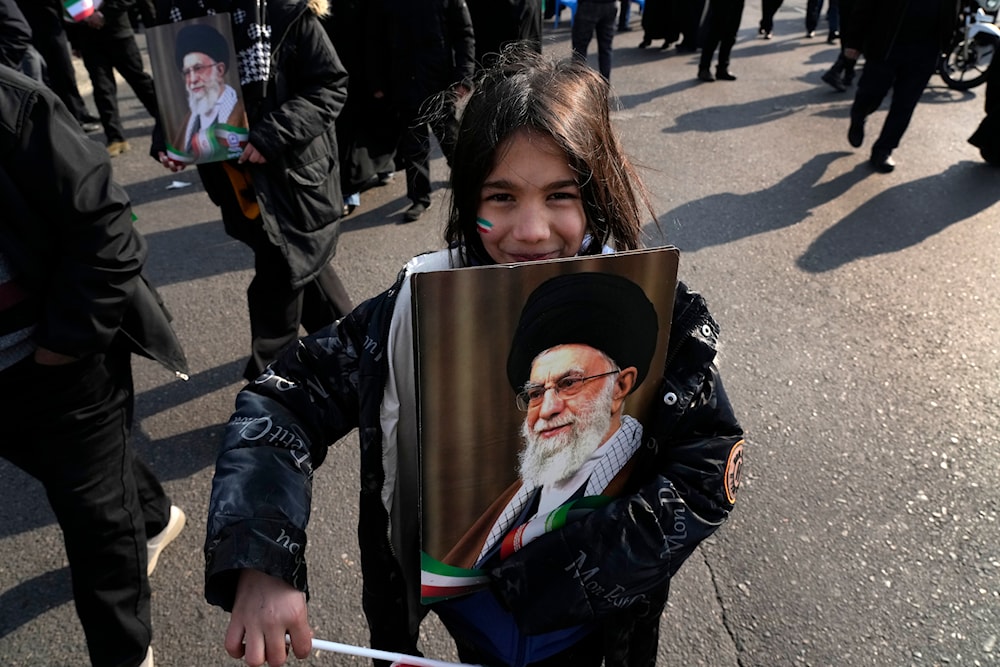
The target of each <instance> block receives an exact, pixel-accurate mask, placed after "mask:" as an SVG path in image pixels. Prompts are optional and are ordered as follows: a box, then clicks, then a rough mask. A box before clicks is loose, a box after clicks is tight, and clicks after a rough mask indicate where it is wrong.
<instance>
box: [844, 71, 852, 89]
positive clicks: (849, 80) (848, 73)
mask: <svg viewBox="0 0 1000 667" xmlns="http://www.w3.org/2000/svg"><path fill="white" fill-rule="evenodd" d="M852 83H854V70H853V69H851V70H844V85H845V86H847V87H848V88H850V87H851V84H852Z"/></svg>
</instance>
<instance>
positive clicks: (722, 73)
mask: <svg viewBox="0 0 1000 667" xmlns="http://www.w3.org/2000/svg"><path fill="white" fill-rule="evenodd" d="M715 78H716V79H718V80H719V81H736V75H735V74H733V73H732V72H730V71H729V68H728V67H716V68H715Z"/></svg>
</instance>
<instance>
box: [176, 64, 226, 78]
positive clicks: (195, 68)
mask: <svg viewBox="0 0 1000 667" xmlns="http://www.w3.org/2000/svg"><path fill="white" fill-rule="evenodd" d="M218 64H219V63H212V64H211V65H191V67H185V68H184V69H182V70H181V74H183V75H184V78H185V79H186V78H188V77H189V76H191V75H192V74H194V75H195V76H196V77H198V78H199V79H200V78H201V77H202V76H204V75H203V74H202V72H204V71H205V70H207V69H212V68H213V67H215V66H216V65H218Z"/></svg>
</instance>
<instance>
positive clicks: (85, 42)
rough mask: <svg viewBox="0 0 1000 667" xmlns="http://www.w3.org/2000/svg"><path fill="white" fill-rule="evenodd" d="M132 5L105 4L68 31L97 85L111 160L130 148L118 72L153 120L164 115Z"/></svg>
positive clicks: (124, 1) (119, 0) (111, 0)
mask: <svg viewBox="0 0 1000 667" xmlns="http://www.w3.org/2000/svg"><path fill="white" fill-rule="evenodd" d="M130 5H131V3H130V2H129V1H128V0H105V1H104V2H103V3H102V4H101V6H100V8H99V9H97V10H95V11H94V13H93V14H91V15H90V16H88V17H87V18H86V19H84V20H83V21H80V22H79V23H74V24H72V25H71V26H69V27H68V29H69V33H68V34H69V39H70V42H71V43H72V44H73V45H74V46H75V47H76V48H77V49H78V50H79V51H80V56H81V57H82V58H83V65H84V67H86V68H87V73H88V74H90V81H91V82H92V83H93V84H94V104H95V105H97V114H98V116H100V119H101V125H102V126H104V135H105V138H106V139H107V141H108V154H109V155H111V157H115V156H116V155H120V154H121V153H124V152H125V151H127V150H129V148H130V146H129V143H128V141H126V140H125V128H124V127H123V126H122V121H121V115H120V114H119V112H118V84H117V83H116V82H115V71H117V72H118V73H119V74H121V75H122V78H124V79H125V81H126V82H127V83H128V85H129V86H131V87H132V90H133V92H135V96H136V97H137V98H138V99H139V101H140V102H141V103H142V106H144V107H145V108H146V111H147V113H149V115H150V116H152V117H153V118H156V117H157V116H158V115H159V113H160V111H159V108H158V107H157V105H156V92H155V90H154V89H153V77H151V76H150V75H149V74H148V73H147V72H146V71H145V70H144V69H143V65H142V54H140V53H139V45H138V44H136V41H135V32H133V30H132V24H131V22H130V21H129V15H128V10H129V7H130Z"/></svg>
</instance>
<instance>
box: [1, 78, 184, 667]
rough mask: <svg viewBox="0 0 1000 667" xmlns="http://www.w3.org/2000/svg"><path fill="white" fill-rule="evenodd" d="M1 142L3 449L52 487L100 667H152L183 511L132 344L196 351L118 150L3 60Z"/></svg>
mask: <svg viewBox="0 0 1000 667" xmlns="http://www.w3.org/2000/svg"><path fill="white" fill-rule="evenodd" d="M0 146H2V147H3V150H0V200H2V201H3V203H4V215H3V216H0V385H2V386H3V387H5V391H4V399H3V400H2V401H0V420H2V421H3V423H4V425H5V426H4V433H3V436H2V437H0V456H3V457H4V458H5V459H7V460H9V461H10V462H11V463H13V464H14V465H16V466H17V467H18V468H21V469H22V470H24V471H25V472H26V473H28V474H29V475H31V476H32V477H34V478H35V479H37V480H38V481H39V482H41V484H42V486H43V487H44V488H45V493H46V496H47V497H48V500H49V504H50V505H51V507H52V511H53V512H54V513H55V516H56V519H57V521H58V522H59V527H60V528H61V529H62V532H63V539H64V542H65V545H66V557H67V559H68V560H69V569H70V575H71V577H72V581H73V602H74V604H75V605H76V611H77V615H78V616H79V618H80V623H81V625H82V626H83V631H84V634H85V635H86V638H87V649H88V651H89V654H90V661H91V664H92V665H93V667H135V666H136V665H141V666H142V667H151V666H152V664H153V662H152V661H153V658H152V649H151V648H150V644H151V641H152V623H151V616H150V587H149V579H148V577H149V575H150V574H152V572H153V569H154V568H155V567H156V564H157V562H158V559H159V557H160V554H161V552H162V550H163V548H164V547H165V546H166V545H167V544H169V543H170V542H171V541H172V540H173V539H174V538H175V537H177V535H178V534H179V533H180V531H181V529H182V528H183V527H184V521H185V517H184V513H183V512H182V511H181V510H180V508H178V507H176V506H174V505H172V504H171V502H170V499H169V498H168V497H167V495H166V494H165V493H164V491H163V487H162V486H161V485H160V483H159V481H158V480H157V479H156V477H155V475H154V474H153V472H152V471H151V470H150V469H149V468H148V467H147V466H146V465H145V464H144V463H143V462H142V461H141V460H140V459H139V458H138V457H137V456H136V454H135V451H134V450H133V449H132V446H131V444H130V443H129V441H128V436H129V430H130V428H131V424H132V416H133V402H134V398H135V394H134V390H133V386H132V366H131V355H132V353H133V352H137V353H140V354H143V355H144V356H147V357H150V358H152V359H155V360H157V361H159V362H160V363H161V364H163V365H164V366H166V367H167V368H168V369H170V370H172V371H174V372H175V373H176V374H177V375H178V376H180V377H182V378H185V379H186V377H187V375H186V374H187V362H186V361H185V359H184V353H183V351H182V350H181V347H180V344H179V343H178V341H177V338H176V337H175V336H174V333H173V330H172V329H171V327H170V323H169V316H168V315H167V313H166V311H165V310H164V309H163V306H162V302H161V301H160V300H159V297H158V296H157V295H156V293H155V292H154V291H153V290H152V288H151V287H150V286H149V284H148V283H147V282H146V281H145V279H144V278H143V276H142V273H141V272H142V267H143V263H144V261H145V259H146V242H145V240H144V239H143V238H142V237H141V236H140V235H139V233H138V232H137V231H136V229H135V227H134V226H133V224H132V209H131V207H130V205H129V200H128V196H127V195H126V193H125V191H124V190H123V189H122V188H121V187H119V186H118V185H117V184H116V183H115V182H114V181H113V180H112V178H111V161H110V159H109V157H108V155H107V153H106V152H105V151H104V149H103V148H101V147H100V146H99V145H98V144H97V143H95V142H93V141H91V140H89V139H88V138H87V137H86V136H85V135H84V134H83V131H82V130H81V129H80V127H79V126H78V124H77V122H76V119H75V118H73V116H71V115H70V113H69V111H68V110H67V109H66V107H65V106H64V105H63V103H62V102H61V101H60V100H59V98H58V97H57V96H56V94H55V93H54V92H53V91H51V90H50V89H48V88H46V87H45V86H43V85H42V84H40V83H38V82H37V81H34V80H32V79H30V78H28V77H26V76H24V75H22V74H20V73H19V72H15V71H14V70H12V69H10V68H9V67H6V66H0Z"/></svg>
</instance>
